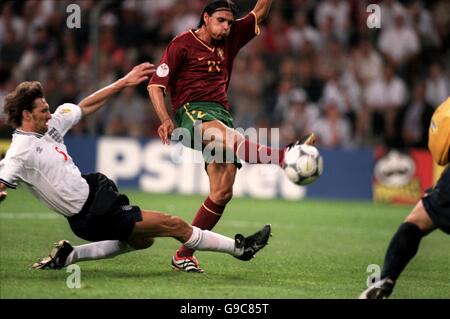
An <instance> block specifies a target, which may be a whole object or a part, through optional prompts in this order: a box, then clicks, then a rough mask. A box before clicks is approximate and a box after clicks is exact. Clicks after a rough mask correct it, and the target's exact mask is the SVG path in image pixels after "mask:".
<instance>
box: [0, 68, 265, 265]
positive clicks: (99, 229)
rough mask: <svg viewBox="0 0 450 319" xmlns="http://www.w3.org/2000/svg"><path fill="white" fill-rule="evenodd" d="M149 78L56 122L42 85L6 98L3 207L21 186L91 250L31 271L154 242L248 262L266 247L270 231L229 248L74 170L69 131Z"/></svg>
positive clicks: (69, 249)
mask: <svg viewBox="0 0 450 319" xmlns="http://www.w3.org/2000/svg"><path fill="white" fill-rule="evenodd" d="M153 72H154V66H153V64H150V63H142V64H140V65H137V66H135V67H134V68H133V69H132V70H131V71H130V72H129V73H128V74H127V75H125V76H124V77H123V78H121V79H119V80H117V81H116V82H114V83H113V84H111V85H109V86H107V87H105V88H103V89H100V90H99V91H97V92H95V93H93V94H91V95H90V96H88V97H86V98H85V99H83V100H82V101H81V102H80V103H79V105H75V104H69V103H65V104H62V105H60V106H59V107H58V108H57V109H56V111H55V113H53V114H51V113H50V111H49V105H48V104H47V102H46V100H45V96H44V93H43V90H42V86H41V84H40V83H39V82H23V83H21V84H19V85H18V86H17V87H16V89H15V90H14V91H13V92H11V93H10V94H8V95H7V96H6V98H5V113H6V114H7V117H8V122H9V124H11V125H12V126H13V127H14V128H15V131H14V133H13V137H12V143H11V146H10V148H9V150H8V152H7V153H6V156H5V158H4V159H3V160H2V161H0V201H2V200H4V199H5V198H6V196H7V192H6V188H12V189H14V188H16V185H17V184H22V185H23V186H25V187H26V188H28V189H29V190H30V191H31V193H32V194H33V195H34V196H35V197H37V198H38V199H39V200H40V201H41V202H43V203H44V204H45V205H46V206H48V207H49V208H50V209H52V210H54V211H55V212H57V213H59V214H61V215H63V216H65V217H66V218H67V220H68V222H69V225H70V227H71V229H72V231H73V232H74V233H75V234H76V235H77V236H78V237H80V238H82V239H85V240H88V241H92V242H93V243H90V244H85V245H80V246H72V245H71V244H70V243H69V242H68V241H66V240H61V241H60V242H59V243H58V244H57V246H56V247H55V248H54V249H53V250H52V252H51V253H50V255H49V256H47V257H46V258H43V259H41V260H40V261H39V262H37V263H35V264H34V265H33V268H36V269H61V268H62V267H65V266H68V265H70V264H73V263H76V262H78V261H84V260H95V259H102V258H112V257H114V256H116V255H118V254H122V253H126V252H129V251H131V250H134V249H144V248H148V247H150V246H151V245H152V244H153V238H154V237H173V238H175V239H177V240H178V241H180V242H181V243H183V244H184V245H185V246H188V247H191V248H194V249H197V250H208V251H218V252H224V253H228V254H231V255H232V256H234V257H236V258H238V259H241V260H250V259H251V258H252V257H253V256H254V254H255V253H256V252H257V251H259V250H260V249H261V248H263V247H264V246H265V245H266V244H267V242H268V238H269V236H270V233H271V227H270V225H266V226H264V227H263V228H262V229H261V230H260V231H258V232H256V233H255V234H253V235H252V236H249V237H244V236H242V235H240V234H237V235H236V236H235V239H234V240H233V239H231V238H229V237H225V236H222V235H220V234H217V233H213V232H210V231H207V230H201V229H199V228H197V227H192V226H191V225H189V224H188V223H186V222H185V221H184V220H182V219H181V218H179V217H176V216H170V215H167V214H164V213H160V212H156V211H150V210H141V209H140V208H139V207H137V206H133V205H130V203H129V200H128V197H127V196H126V195H124V194H120V193H119V191H118V189H117V187H116V185H115V183H114V182H113V181H111V180H110V179H108V178H107V177H106V176H105V175H103V174H101V173H93V174H88V175H82V174H81V172H80V170H79V169H78V167H77V166H76V165H75V164H74V162H73V160H72V158H71V157H70V155H69V153H68V151H67V148H66V146H65V144H64V139H63V138H64V135H65V134H66V133H67V131H68V130H69V129H70V128H71V127H72V126H73V125H75V124H76V123H77V122H78V121H79V120H80V119H81V118H82V116H87V115H89V114H92V113H94V112H95V111H97V110H98V109H99V108H100V107H101V106H102V105H104V103H105V102H106V101H107V100H108V98H110V97H111V96H112V95H114V94H116V93H117V92H119V91H120V90H122V89H123V88H125V87H127V86H134V85H138V84H139V83H142V82H143V81H145V80H148V77H149V76H150V75H151V74H152V73H153ZM124 107H126V106H124Z"/></svg>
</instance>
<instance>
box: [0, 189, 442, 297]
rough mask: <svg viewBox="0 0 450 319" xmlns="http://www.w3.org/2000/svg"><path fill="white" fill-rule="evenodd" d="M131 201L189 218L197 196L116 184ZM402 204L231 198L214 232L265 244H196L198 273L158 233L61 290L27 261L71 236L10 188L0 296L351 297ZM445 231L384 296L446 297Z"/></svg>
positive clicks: (0, 241) (56, 277) (84, 267)
mask: <svg viewBox="0 0 450 319" xmlns="http://www.w3.org/2000/svg"><path fill="white" fill-rule="evenodd" d="M125 193H127V194H128V195H129V197H130V199H131V201H132V203H134V204H137V205H140V206H141V207H142V208H145V209H153V210H160V211H165V212H168V213H171V214H176V215H179V216H181V217H183V218H185V219H186V220H187V221H191V220H192V218H193V216H194V213H195V211H196V210H197V208H198V207H199V206H200V204H201V203H202V201H203V197H201V196H189V197H187V196H178V195H159V194H158V195H156V194H144V193H142V192H138V191H132V190H125ZM409 210H410V207H405V206H389V205H378V204H372V203H365V202H342V201H317V200H314V201H313V200H305V201H298V202H296V201H283V200H254V199H248V198H242V199H241V198H235V199H233V200H232V202H231V203H230V204H229V206H228V207H227V209H226V211H225V214H224V216H223V217H222V220H221V221H220V222H219V224H218V225H217V227H216V228H215V231H217V232H220V233H222V234H225V235H228V236H230V237H234V234H235V233H238V232H240V233H243V234H245V235H248V234H251V233H253V232H254V231H256V230H257V229H259V228H260V227H261V226H262V225H264V224H265V223H271V224H272V226H273V237H272V238H271V241H270V245H269V246H267V247H266V248H265V249H264V250H262V251H261V252H260V253H259V254H258V255H257V257H256V258H255V259H253V260H251V261H249V262H242V261H239V260H237V259H235V258H233V257H231V256H229V255H225V254H219V253H212V252H197V254H196V255H197V257H198V258H199V261H200V264H201V266H202V267H203V268H204V269H205V271H206V273H205V274H187V273H181V272H176V271H173V270H171V267H170V259H171V256H172V254H173V253H174V251H175V250H176V249H177V248H178V246H179V243H178V242H177V241H175V240H174V239H170V238H167V239H165V238H159V239H157V240H156V242H155V245H154V246H153V247H151V248H149V249H146V250H143V251H138V252H132V253H129V254H124V255H121V256H118V257H116V258H114V259H106V260H99V261H90V262H82V263H79V264H78V265H79V266H80V268H81V288H79V289H76V288H74V289H70V288H68V287H67V285H66V280H67V278H68V276H69V275H70V273H68V272H66V271H65V270H60V271H36V270H31V269H30V268H29V266H30V265H31V264H32V263H33V262H34V261H36V259H37V258H38V257H40V256H44V255H46V254H48V253H49V251H50V249H51V247H52V243H54V242H57V241H59V240H60V239H68V240H70V241H71V242H72V244H75V245H78V244H83V243H85V242H84V241H83V240H80V239H79V238H77V237H75V235H73V234H72V232H71V230H70V228H69V226H68V223H67V222H66V221H65V219H64V218H63V217H62V216H59V215H57V214H55V213H53V212H51V211H50V210H48V209H47V208H46V207H44V206H43V205H42V204H40V203H39V202H38V201H37V200H36V199H34V198H33V197H32V196H31V195H29V194H28V193H27V192H26V191H25V190H23V189H19V190H17V191H12V190H11V191H10V192H9V197H8V198H7V199H6V201H4V202H3V203H2V204H0V297H1V298H153V299H159V298H164V299H165V298H167V299H172V298H177V299H178V298H179V299H215V298H225V299H228V298H234V299H244V298H245V299H246V298H255V299H259V298H262V299H281V298H283V299H312V298H314V299H315V298H324V299H327V298H355V297H357V296H358V295H359V293H360V292H361V291H362V290H363V289H364V288H365V287H366V280H367V277H368V276H369V275H370V273H369V272H367V267H368V265H369V264H379V265H382V263H383V259H384V253H385V249H386V247H387V245H388V242H389V240H390V239H391V237H392V235H393V234H394V232H395V231H396V229H397V227H398V225H399V224H400V223H401V222H402V220H403V219H404V217H405V216H406V215H407V214H408V212H409ZM448 244H449V238H448V236H446V235H445V234H443V233H442V232H440V231H435V232H434V233H432V234H431V235H429V236H428V237H426V238H425V239H424V240H423V241H422V243H421V246H420V249H419V253H418V254H417V255H416V257H415V258H414V259H413V261H412V262H411V263H410V264H409V265H408V267H407V268H406V270H405V271H404V273H403V274H402V276H401V277H400V280H399V281H398V283H397V287H396V289H395V291H394V293H393V295H392V298H450V290H449V289H448V282H449V274H450V271H449V251H448Z"/></svg>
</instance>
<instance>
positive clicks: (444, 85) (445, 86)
mask: <svg viewBox="0 0 450 319" xmlns="http://www.w3.org/2000/svg"><path fill="white" fill-rule="evenodd" d="M449 96H450V81H449V79H448V78H447V77H446V76H445V75H444V74H443V72H442V68H441V66H440V65H439V64H438V63H433V64H431V65H430V68H429V74H428V77H427V79H426V101H427V103H428V104H431V105H432V106H433V107H434V108H436V107H438V106H439V105H440V104H441V103H442V102H444V101H445V100H446V99H447V98H448V97H449Z"/></svg>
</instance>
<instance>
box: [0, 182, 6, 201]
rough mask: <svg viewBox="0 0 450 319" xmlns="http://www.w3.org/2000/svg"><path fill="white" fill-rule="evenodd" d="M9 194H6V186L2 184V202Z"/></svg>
mask: <svg viewBox="0 0 450 319" xmlns="http://www.w3.org/2000/svg"><path fill="white" fill-rule="evenodd" d="M7 195H8V193H7V192H6V186H5V184H3V183H2V182H0V202H1V201H2V200H4V199H5V198H6V196H7Z"/></svg>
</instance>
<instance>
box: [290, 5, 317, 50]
mask: <svg viewBox="0 0 450 319" xmlns="http://www.w3.org/2000/svg"><path fill="white" fill-rule="evenodd" d="M288 38H289V43H290V45H291V50H292V52H293V53H297V54H298V53H300V54H301V53H302V52H303V51H305V47H306V46H308V45H311V46H312V47H313V48H314V50H315V51H318V50H319V49H320V47H321V45H322V42H321V38H320V33H319V31H317V30H316V29H315V28H313V27H312V26H311V25H309V24H308V18H307V16H306V13H305V12H303V11H298V12H297V13H295V15H294V22H293V25H292V27H291V28H290V29H289V30H288Z"/></svg>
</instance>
